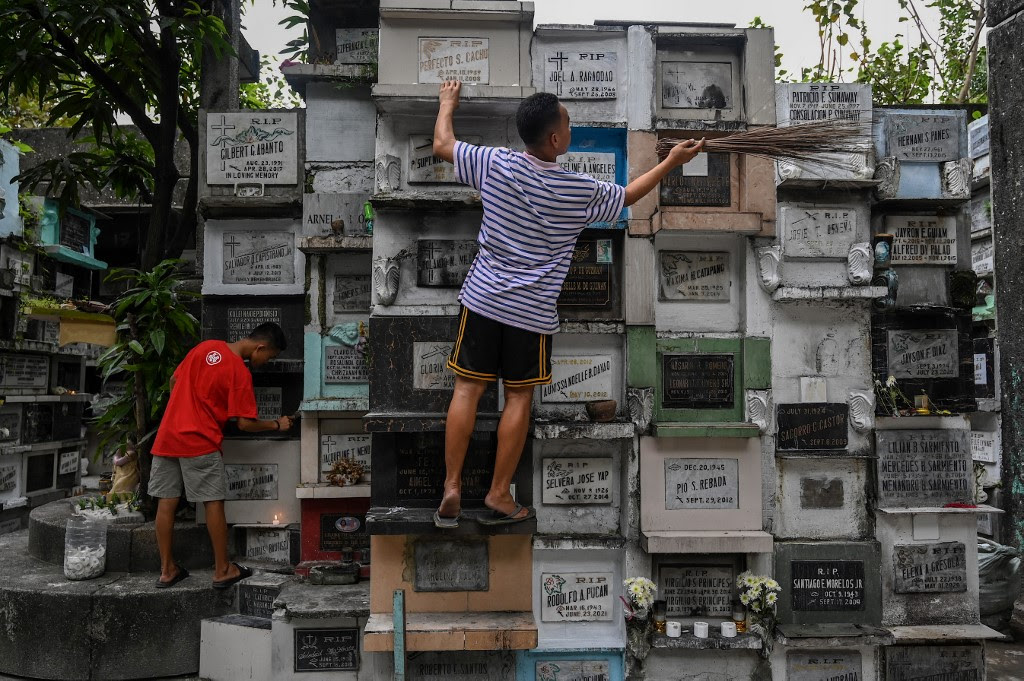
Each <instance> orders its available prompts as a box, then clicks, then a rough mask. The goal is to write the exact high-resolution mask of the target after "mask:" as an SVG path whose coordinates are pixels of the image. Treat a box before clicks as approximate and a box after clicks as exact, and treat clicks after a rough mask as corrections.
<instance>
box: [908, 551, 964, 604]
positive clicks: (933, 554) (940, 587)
mask: <svg viewBox="0 0 1024 681" xmlns="http://www.w3.org/2000/svg"><path fill="white" fill-rule="evenodd" d="M892 562H893V569H894V570H895V581H894V586H893V590H894V591H895V592H896V593H898V594H925V593H953V592H963V591H967V548H966V547H965V546H964V545H963V543H961V542H958V541H951V542H942V543H940V544H902V545H897V546H896V547H894V548H893V556H892Z"/></svg>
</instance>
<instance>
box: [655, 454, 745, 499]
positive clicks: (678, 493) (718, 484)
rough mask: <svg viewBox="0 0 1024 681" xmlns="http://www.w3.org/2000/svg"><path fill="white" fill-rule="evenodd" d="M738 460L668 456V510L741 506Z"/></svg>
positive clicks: (666, 477) (666, 473) (666, 494)
mask: <svg viewBox="0 0 1024 681" xmlns="http://www.w3.org/2000/svg"><path fill="white" fill-rule="evenodd" d="M739 487H740V479H739V461H738V460H737V459H724V458H722V459H689V458H669V459H665V509H666V510H670V511H676V510H690V509H728V508H739V507H740V494H739Z"/></svg>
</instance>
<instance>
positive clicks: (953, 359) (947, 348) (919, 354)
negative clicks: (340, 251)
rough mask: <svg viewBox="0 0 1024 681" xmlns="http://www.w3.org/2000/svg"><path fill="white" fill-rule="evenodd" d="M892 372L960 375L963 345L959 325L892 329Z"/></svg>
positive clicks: (899, 375)
mask: <svg viewBox="0 0 1024 681" xmlns="http://www.w3.org/2000/svg"><path fill="white" fill-rule="evenodd" d="M888 339H889V357H888V359H889V374H890V375H892V376H895V377H896V378H957V377H958V376H960V346H959V335H958V333H957V330H956V329H922V330H919V331H914V330H910V331H902V330H896V329H889V331H888Z"/></svg>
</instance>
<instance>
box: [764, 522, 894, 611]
mask: <svg viewBox="0 0 1024 681" xmlns="http://www.w3.org/2000/svg"><path fill="white" fill-rule="evenodd" d="M775 579H776V581H778V582H779V584H780V585H781V586H782V592H781V594H780V595H779V610H778V612H779V622H780V623H782V624H830V623H836V624H875V625H877V624H880V623H881V605H882V604H881V586H880V581H879V546H878V544H876V543H874V542H818V543H795V542H794V543H780V544H776V546H775Z"/></svg>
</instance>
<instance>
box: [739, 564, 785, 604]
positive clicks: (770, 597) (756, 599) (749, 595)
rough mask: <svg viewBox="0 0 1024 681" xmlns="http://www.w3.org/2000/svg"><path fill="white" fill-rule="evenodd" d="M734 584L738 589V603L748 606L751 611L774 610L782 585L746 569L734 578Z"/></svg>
mask: <svg viewBox="0 0 1024 681" xmlns="http://www.w3.org/2000/svg"><path fill="white" fill-rule="evenodd" d="M736 586H737V587H738V588H739V590H740V603H742V604H743V605H744V606H746V607H747V608H750V610H751V612H756V613H768V612H771V613H774V612H775V607H776V603H777V602H778V600H779V592H781V591H782V587H781V586H779V583H778V582H776V581H775V580H774V579H770V578H768V577H764V576H762V575H755V574H753V573H752V572H750V571H749V570H747V571H746V572H742V573H740V576H739V577H737V578H736Z"/></svg>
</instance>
